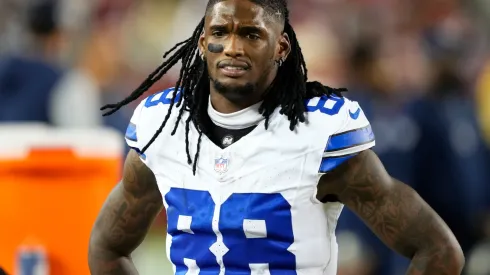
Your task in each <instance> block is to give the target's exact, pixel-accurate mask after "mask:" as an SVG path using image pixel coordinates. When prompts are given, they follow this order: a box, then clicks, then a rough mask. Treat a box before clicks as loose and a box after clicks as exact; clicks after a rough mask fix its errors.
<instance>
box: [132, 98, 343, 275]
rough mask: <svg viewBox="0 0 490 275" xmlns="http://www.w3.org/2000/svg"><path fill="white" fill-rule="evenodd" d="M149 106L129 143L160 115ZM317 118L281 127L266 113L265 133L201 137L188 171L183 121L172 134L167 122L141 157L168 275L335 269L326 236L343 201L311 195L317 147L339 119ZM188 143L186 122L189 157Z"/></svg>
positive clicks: (332, 242) (145, 135)
mask: <svg viewBox="0 0 490 275" xmlns="http://www.w3.org/2000/svg"><path fill="white" fill-rule="evenodd" d="M334 103H335V104H336V102H333V103H332V104H334ZM157 106H159V107H156V106H155V107H150V108H155V109H153V110H151V112H152V114H151V115H150V114H149V112H150V109H146V110H143V112H147V113H148V114H142V115H141V117H140V121H139V125H140V126H139V129H144V131H143V130H139V131H140V133H141V134H140V136H141V137H139V138H138V140H140V141H141V140H143V142H144V141H145V140H146V141H147V140H149V139H150V138H151V136H152V135H153V134H154V132H155V130H156V128H158V126H159V125H158V123H155V120H156V118H162V117H164V116H165V114H166V112H167V108H165V105H164V104H161V105H157ZM336 106H337V107H338V104H337V105H336ZM334 107H335V106H334ZM340 107H342V106H340ZM176 114H177V111H175V110H174V112H173V114H172V116H171V119H170V120H169V125H172V126H173V124H172V123H175V119H176ZM150 116H151V118H150ZM184 116H185V115H184ZM326 116H327V115H325V113H323V112H312V113H309V115H308V120H309V121H308V124H299V125H298V126H297V128H296V130H295V131H290V129H289V121H288V120H287V118H286V117H284V116H282V115H280V114H279V113H278V112H277V111H276V113H274V114H273V115H272V117H271V119H270V125H269V129H268V130H265V127H264V121H261V122H260V123H259V124H258V125H257V126H256V127H253V129H250V131H249V133H248V134H246V135H244V136H243V137H242V138H240V139H238V140H237V141H235V142H233V143H232V144H231V145H228V146H218V145H216V144H215V142H212V141H211V140H210V139H209V138H208V137H207V136H203V137H202V141H201V146H200V153H199V159H198V162H197V171H196V175H195V176H194V175H193V172H192V166H191V165H188V164H187V157H186V153H185V152H186V151H185V142H184V140H185V124H184V122H183V121H185V118H184V119H182V122H181V123H180V125H179V128H178V130H177V132H176V134H175V135H174V136H171V135H170V131H171V130H172V128H173V127H166V128H165V129H164V131H163V132H162V133H161V134H160V136H159V137H158V138H157V140H156V141H155V143H154V144H153V145H152V146H151V147H150V148H149V149H148V150H147V152H146V153H145V155H146V159H145V162H146V164H147V165H148V167H150V169H151V170H152V171H153V173H154V174H155V176H156V178H157V182H158V186H159V189H160V191H161V193H162V196H163V198H164V204H165V208H166V211H167V216H168V238H167V255H168V256H169V259H170V261H171V262H172V263H173V265H174V267H175V271H176V274H204V273H203V272H209V273H205V274H305V275H306V274H308V275H316V274H318V275H320V274H327V275H333V274H336V266H337V243H336V238H335V234H334V233H335V227H336V224H337V219H338V217H339V215H340V212H341V210H342V207H343V206H342V204H340V203H336V202H333V203H327V204H326V205H325V207H324V205H323V204H322V203H321V202H320V201H319V200H318V199H317V198H316V193H317V184H318V179H319V177H320V176H321V174H319V167H320V166H321V163H322V159H323V157H324V156H323V155H324V151H325V147H326V145H327V144H328V141H329V138H330V136H331V135H333V134H334V133H335V132H336V131H337V129H339V127H341V124H342V122H343V120H342V119H340V118H339V117H337V119H336V118H335V115H328V116H327V118H326ZM157 121H158V120H157ZM197 139H198V132H197V130H196V128H195V127H194V125H191V127H190V132H189V140H190V154H191V156H194V155H195V153H196V147H197ZM143 145H144V144H143ZM186 272H187V273H186ZM260 272H265V273H260ZM267 272H269V273H267Z"/></svg>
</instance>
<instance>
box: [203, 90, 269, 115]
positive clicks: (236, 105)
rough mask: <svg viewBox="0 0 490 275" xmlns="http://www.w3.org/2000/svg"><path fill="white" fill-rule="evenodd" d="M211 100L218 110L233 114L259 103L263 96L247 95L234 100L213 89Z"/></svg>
mask: <svg viewBox="0 0 490 275" xmlns="http://www.w3.org/2000/svg"><path fill="white" fill-rule="evenodd" d="M210 101H211V104H212V105H213V108H214V109H215V110H216V111H218V112H220V113H223V114H231V113H235V112H238V111H240V110H243V109H246V108H248V107H250V106H252V105H254V104H257V103H258V102H260V101H261V97H260V96H257V97H256V96H247V97H243V98H240V99H238V100H233V99H230V98H227V97H226V96H224V95H223V94H220V93H218V92H216V91H213V89H211V91H210Z"/></svg>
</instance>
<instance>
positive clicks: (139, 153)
mask: <svg viewBox="0 0 490 275" xmlns="http://www.w3.org/2000/svg"><path fill="white" fill-rule="evenodd" d="M129 148H131V149H133V150H135V151H136V153H138V155H140V157H141V158H142V159H143V160H146V155H145V154H143V153H141V150H140V149H138V148H136V147H129Z"/></svg>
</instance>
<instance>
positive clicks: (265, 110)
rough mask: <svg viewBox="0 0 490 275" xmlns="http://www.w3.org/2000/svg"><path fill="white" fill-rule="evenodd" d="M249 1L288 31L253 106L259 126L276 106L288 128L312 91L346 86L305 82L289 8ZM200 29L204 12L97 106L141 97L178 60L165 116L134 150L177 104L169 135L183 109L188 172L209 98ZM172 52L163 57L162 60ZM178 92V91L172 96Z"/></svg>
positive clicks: (274, 1)
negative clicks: (125, 87)
mask: <svg viewBox="0 0 490 275" xmlns="http://www.w3.org/2000/svg"><path fill="white" fill-rule="evenodd" d="M221 1H225V0H209V2H208V5H207V7H206V11H208V10H209V9H210V8H211V7H213V5H214V4H216V3H218V2H221ZM250 1H251V2H253V3H255V4H258V5H259V6H261V7H263V8H264V9H265V11H266V12H267V13H268V14H269V15H271V16H275V17H276V18H278V19H279V20H282V21H284V32H285V33H286V34H287V35H288V36H289V38H290V43H291V53H290V54H289V56H288V57H287V59H286V60H285V61H284V63H283V64H282V66H280V67H279V69H278V72H277V76H276V78H275V80H274V81H273V83H272V84H271V85H270V87H269V88H268V90H267V91H266V92H265V93H264V95H263V102H262V104H261V106H260V108H259V112H260V113H261V114H262V115H263V116H264V118H265V129H267V128H268V126H269V119H270V116H271V114H272V113H273V112H274V111H275V110H276V109H277V108H278V107H280V114H282V115H285V116H286V117H287V118H288V120H289V121H290V124H289V128H290V130H291V131H293V130H294V128H295V126H296V125H297V124H298V122H305V120H306V118H305V112H306V104H305V100H307V99H310V98H313V97H317V96H324V95H326V96H331V95H336V96H338V97H341V96H342V94H341V93H342V92H344V91H347V89H344V88H340V89H334V88H330V87H328V86H324V85H322V84H321V83H319V82H316V81H315V82H307V80H308V76H307V75H308V71H307V69H306V64H305V60H304V57H303V53H302V52H301V47H300V46H299V42H298V40H297V38H296V33H295V32H294V30H293V27H292V26H291V24H290V23H289V10H288V8H287V3H286V0H250ZM203 31H204V17H203V18H202V20H201V21H200V22H199V24H198V25H197V27H196V29H195V30H194V32H193V34H192V36H191V37H189V38H188V39H186V40H184V41H182V42H180V43H177V44H176V45H175V46H174V47H173V48H171V49H170V50H169V51H167V52H166V53H165V54H164V55H163V59H164V62H163V63H162V64H161V65H160V66H158V67H157V68H156V70H155V71H154V72H152V73H151V74H150V75H149V76H148V78H147V79H145V81H143V83H142V84H141V85H140V86H139V87H138V88H136V89H135V90H134V91H133V92H132V93H131V94H130V95H129V96H128V97H127V98H125V99H123V100H122V101H120V102H118V103H116V104H108V105H105V106H103V107H102V108H101V110H105V109H109V111H107V112H106V113H104V116H108V115H111V114H113V113H114V112H116V111H118V110H119V109H120V108H122V107H123V106H125V105H127V104H129V103H131V102H132V101H134V100H136V99H138V98H139V97H140V96H142V95H143V94H144V93H145V92H146V91H148V89H149V88H150V87H151V86H152V85H153V84H155V83H156V82H157V81H158V80H160V79H161V78H162V77H163V76H164V75H165V74H166V73H167V72H168V71H169V70H170V69H171V68H172V67H173V66H174V65H175V64H177V63H178V62H179V61H180V62H181V63H182V67H181V69H180V74H179V78H178V80H177V82H176V83H175V92H174V93H173V97H172V100H171V103H170V106H169V110H168V112H167V115H166V116H165V118H164V119H163V122H162V124H161V125H160V128H159V129H158V130H157V131H156V132H155V134H154V135H153V137H152V138H151V140H150V141H149V142H148V143H147V144H146V145H145V147H144V148H143V149H142V150H141V152H140V153H144V152H145V151H146V150H147V149H148V147H149V146H150V145H151V144H152V143H153V142H154V141H155V140H156V138H157V137H158V135H159V134H160V133H161V132H162V130H163V128H164V127H165V126H166V124H167V122H168V120H169V118H170V114H171V112H172V109H173V107H174V106H175V105H176V106H177V107H179V106H180V105H181V104H183V106H182V108H180V110H179V114H178V117H177V121H176V123H175V125H174V128H173V131H172V132H171V135H174V134H175V132H176V130H177V127H178V125H179V122H180V120H181V119H182V117H183V113H184V111H186V112H188V113H189V116H188V118H187V119H186V121H185V146H186V153H187V162H188V164H189V165H191V164H193V167H192V169H193V173H194V175H195V173H196V165H197V160H198V158H199V151H200V146H201V138H202V135H203V134H207V130H206V127H205V125H204V124H203V120H202V117H203V115H205V114H206V113H205V110H206V108H207V104H208V98H209V75H208V71H207V65H206V62H205V60H203V59H201V57H200V54H199V51H197V49H198V43H199V37H200V36H201V34H202V33H203ZM171 53H173V54H172V55H171V56H170V57H169V58H168V59H166V58H167V57H168V56H169V55H170V54H171ZM179 91H180V96H178V94H179ZM191 121H192V122H193V123H194V124H195V127H196V129H197V131H198V133H199V137H198V142H197V151H196V154H195V156H194V160H192V159H191V156H190V153H189V128H190V123H191Z"/></svg>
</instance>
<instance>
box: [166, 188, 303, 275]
mask: <svg viewBox="0 0 490 275" xmlns="http://www.w3.org/2000/svg"><path fill="white" fill-rule="evenodd" d="M165 200H166V202H167V204H168V208H167V219H168V234H169V235H170V236H172V243H171V246H170V259H171V261H172V263H173V264H174V265H175V267H176V274H178V275H184V274H206V275H208V274H209V275H211V274H213V275H214V274H216V275H218V274H225V275H233V274H240V275H245V274H252V271H253V270H260V269H265V270H268V271H269V272H270V274H272V275H279V274H284V275H293V274H296V258H295V255H294V254H293V253H291V252H290V251H288V248H289V246H290V245H291V244H293V242H294V236H293V228H292V221H291V206H290V204H289V203H288V202H287V201H286V200H285V199H284V197H283V196H282V195H281V194H259V193H240V194H232V195H231V196H230V197H229V198H228V199H227V200H226V201H225V202H224V203H223V204H221V205H220V206H217V205H216V203H215V202H214V201H213V199H212V197H211V194H210V193H209V192H207V191H198V190H189V189H181V188H172V189H170V191H169V192H168V193H167V194H166V195H165ZM220 272H221V273H220Z"/></svg>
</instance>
